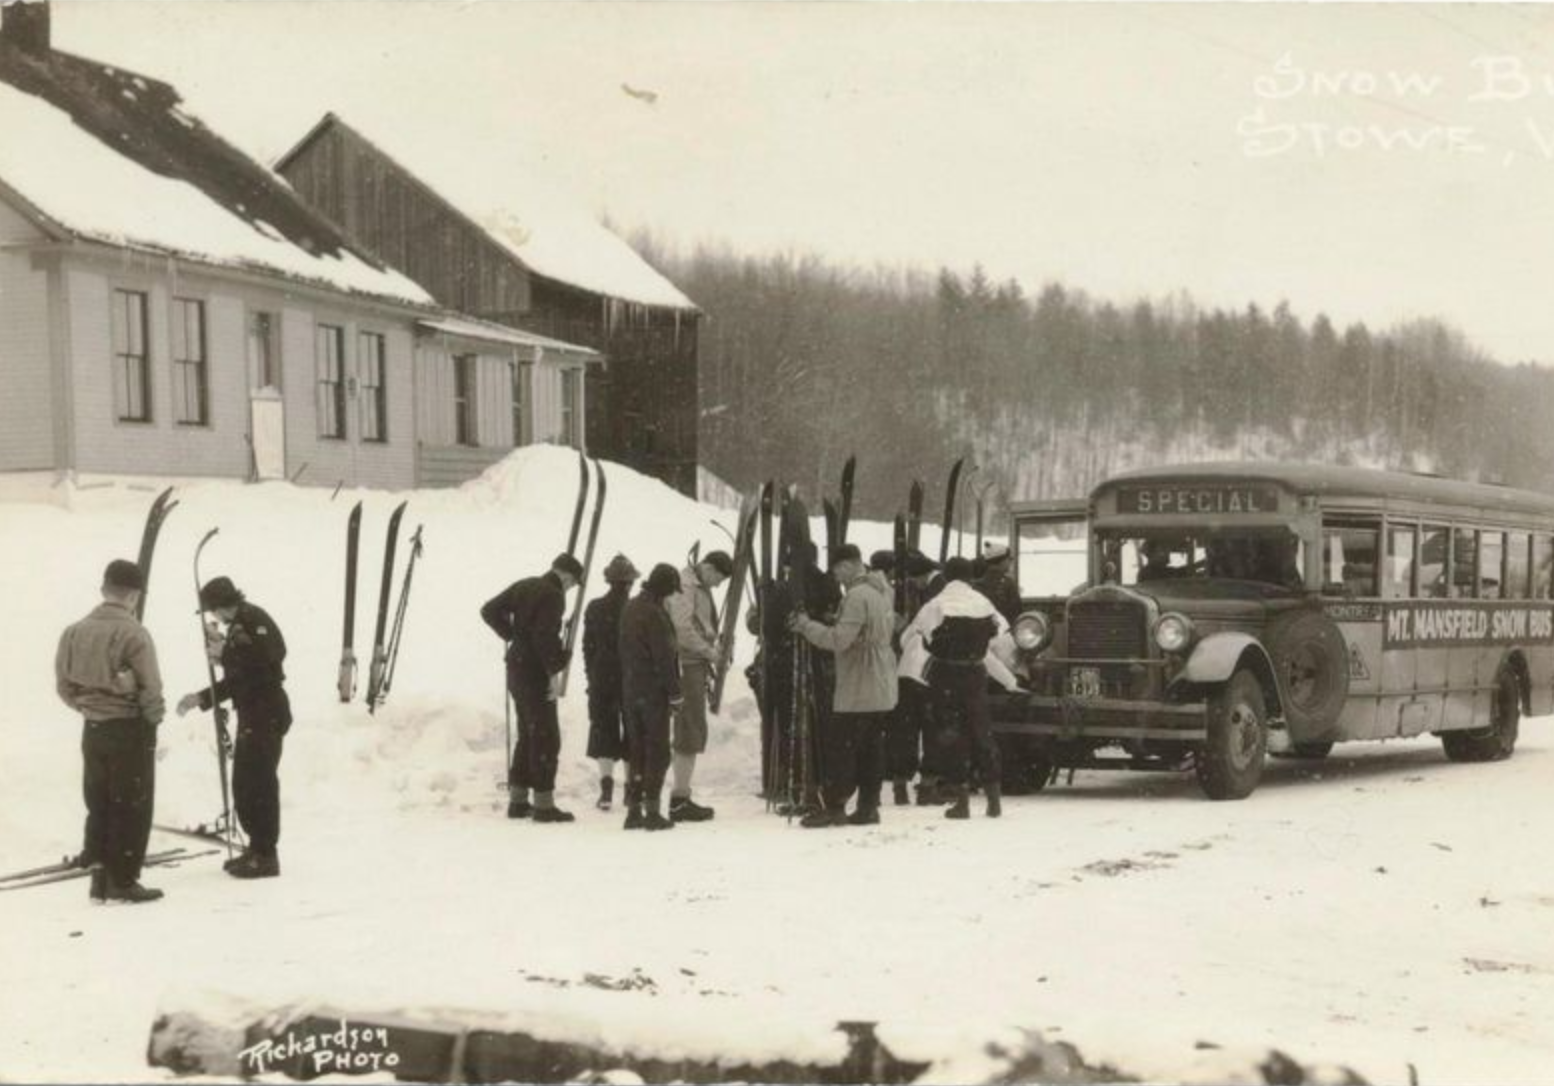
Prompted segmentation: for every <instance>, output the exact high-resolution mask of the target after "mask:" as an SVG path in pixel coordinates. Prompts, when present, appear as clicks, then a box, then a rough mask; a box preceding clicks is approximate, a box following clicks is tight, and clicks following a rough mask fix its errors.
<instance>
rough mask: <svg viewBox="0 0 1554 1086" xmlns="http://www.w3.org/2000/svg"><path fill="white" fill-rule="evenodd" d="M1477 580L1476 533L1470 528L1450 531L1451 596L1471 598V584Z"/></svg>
mask: <svg viewBox="0 0 1554 1086" xmlns="http://www.w3.org/2000/svg"><path fill="white" fill-rule="evenodd" d="M1477 579H1478V532H1476V531H1474V530H1473V529H1472V528H1457V529H1454V530H1453V531H1452V541H1451V596H1452V597H1453V598H1454V599H1462V598H1471V597H1472V596H1473V582H1474V581H1475V580H1477Z"/></svg>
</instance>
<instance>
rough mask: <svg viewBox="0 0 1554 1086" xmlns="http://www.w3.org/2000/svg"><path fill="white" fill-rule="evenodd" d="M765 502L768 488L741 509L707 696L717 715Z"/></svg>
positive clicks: (731, 664) (731, 663) (742, 504)
mask: <svg viewBox="0 0 1554 1086" xmlns="http://www.w3.org/2000/svg"><path fill="white" fill-rule="evenodd" d="M764 500H765V488H764V487H763V488H762V491H761V493H760V494H757V495H752V496H750V497H747V498H745V500H744V501H743V502H742V503H741V504H740V507H739V524H738V527H737V529H736V531H735V532H734V572H733V573H732V574H731V575H730V576H729V579H728V590H727V592H726V593H725V594H724V596H723V617H722V623H721V626H720V628H719V632H718V662H717V666H716V669H715V671H714V673H713V680H712V690H711V691H710V692H709V693H708V695H707V708H708V709H710V710H711V711H712V712H714V713H716V712H717V711H718V709H719V707H720V706H722V704H723V686H724V683H725V682H726V681H727V679H728V671H729V668H730V667H732V666H733V663H734V637H735V634H736V633H737V632H738V630H739V609H740V606H741V605H742V604H743V603H744V599H745V585H746V583H747V582H748V581H749V580H750V569H751V566H752V565H754V551H755V535H756V527H757V521H758V520H759V518H760V515H761V508H762V503H763V501H764Z"/></svg>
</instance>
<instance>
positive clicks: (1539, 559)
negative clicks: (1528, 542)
mask: <svg viewBox="0 0 1554 1086" xmlns="http://www.w3.org/2000/svg"><path fill="white" fill-rule="evenodd" d="M1551 590H1554V538H1551V537H1549V536H1546V535H1538V536H1533V539H1532V598H1533V599H1535V600H1546V599H1548V598H1549V597H1550V595H1551V594H1554V592H1551Z"/></svg>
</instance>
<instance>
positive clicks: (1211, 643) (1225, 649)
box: [1176, 631, 1273, 683]
mask: <svg viewBox="0 0 1554 1086" xmlns="http://www.w3.org/2000/svg"><path fill="white" fill-rule="evenodd" d="M1248 652H1253V653H1256V654H1257V658H1258V661H1259V662H1260V663H1261V664H1262V665H1263V667H1264V668H1265V669H1266V671H1267V674H1269V675H1272V674H1273V661H1272V660H1270V659H1269V658H1268V650H1267V649H1265V648H1263V646H1262V643H1261V642H1260V641H1258V640H1257V638H1255V637H1253V636H1252V635H1251V634H1246V633H1236V632H1233V631H1232V632H1226V633H1212V634H1209V636H1207V637H1205V638H1204V639H1203V640H1202V641H1200V642H1198V643H1197V644H1196V645H1194V646H1193V648H1192V654H1191V655H1190V656H1188V657H1187V664H1186V666H1184V667H1183V668H1182V670H1181V671H1180V672H1178V673H1177V676H1176V681H1177V682H1189V683H1222V682H1226V681H1228V680H1229V679H1230V677H1231V676H1232V675H1234V674H1235V673H1236V669H1237V668H1238V667H1240V666H1241V660H1242V658H1243V657H1244V656H1245V655H1246V654H1247V653H1248Z"/></svg>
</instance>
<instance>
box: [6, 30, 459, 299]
mask: <svg viewBox="0 0 1554 1086" xmlns="http://www.w3.org/2000/svg"><path fill="white" fill-rule="evenodd" d="M0 132H4V133H5V136H4V138H3V139H0V187H3V189H4V190H5V191H7V192H8V193H9V195H10V196H11V197H12V198H13V199H14V200H15V201H16V202H17V203H18V204H19V205H20V206H19V210H22V211H23V212H24V213H27V214H29V215H30V216H31V217H32V218H33V219H34V220H35V221H37V222H38V223H39V225H40V226H41V227H42V228H43V229H44V230H45V231H46V232H47V233H49V234H51V235H53V236H55V237H57V238H61V239H66V238H79V239H82V240H87V241H94V242H100V243H105V244H109V245H115V246H125V247H129V248H134V249H143V250H149V251H153V252H160V253H167V254H170V255H176V256H180V257H185V258H188V259H191V260H196V261H199V262H202V263H208V264H214V265H219V266H226V267H234V268H242V269H247V270H253V271H259V272H263V273H269V274H278V275H281V276H285V277H287V278H290V279H294V280H299V281H303V282H307V283H311V284H315V285H319V286H324V287H328V288H332V289H336V290H341V291H346V292H349V293H352V294H359V295H365V296H370V297H375V298H381V299H386V300H389V301H392V302H399V303H409V304H411V305H414V306H417V307H421V306H426V305H429V304H430V303H431V301H432V299H431V298H430V297H429V296H428V295H427V293H426V292H425V291H424V290H422V289H421V287H420V286H418V285H417V284H416V283H414V282H413V281H412V280H410V279H409V278H407V277H405V276H403V275H401V274H399V273H398V272H396V271H393V270H391V269H386V268H384V267H382V266H381V265H379V264H376V263H375V262H373V261H372V260H371V259H370V258H368V257H365V256H364V255H362V254H360V253H358V252H356V251H355V250H353V249H352V248H351V247H350V245H349V244H348V242H347V241H346V239H345V238H344V237H343V236H342V235H341V234H340V232H339V231H338V230H337V229H336V228H335V227H334V226H333V225H332V224H331V223H330V222H329V221H328V220H327V219H325V218H324V217H323V216H321V215H319V214H318V213H317V212H315V211H314V210H313V209H312V208H310V207H309V206H308V205H307V204H306V203H305V202H304V201H303V200H302V199H301V198H300V197H298V196H297V195H296V193H294V192H293V191H292V189H291V187H290V186H289V185H287V184H286V182H285V181H284V180H283V179H282V178H281V177H279V176H278V175H276V174H275V173H273V172H272V171H270V170H269V169H267V168H266V167H265V166H263V165H261V164H260V163H259V162H257V161H255V160H254V159H252V158H250V157H249V156H248V155H247V154H245V153H244V152H242V151H240V150H238V149H237V148H236V147H234V146H232V145H231V144H229V143H227V142H226V141H225V140H223V139H222V138H221V137H220V136H218V135H217V134H216V133H215V132H213V131H211V130H210V129H209V128H207V127H205V125H204V124H202V123H201V122H200V120H199V119H198V118H196V117H194V116H192V115H191V114H190V113H188V112H187V111H186V110H185V109H184V108H183V105H182V99H181V98H180V96H179V94H178V92H177V90H176V89H174V88H173V87H172V86H170V85H169V84H167V83H163V82H161V81H159V80H155V79H150V78H148V77H146V76H142V75H137V74H136V73H134V72H128V71H124V70H122V69H118V68H114V67H112V66H110V65H107V64H102V63H99V62H97V61H94V60H89V59H87V58H85V57H78V56H74V55H72V54H69V53H64V52H60V51H59V50H55V49H50V48H48V47H47V46H43V47H41V48H28V47H24V46H22V45H19V44H16V43H14V42H10V41H6V40H4V39H0Z"/></svg>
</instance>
